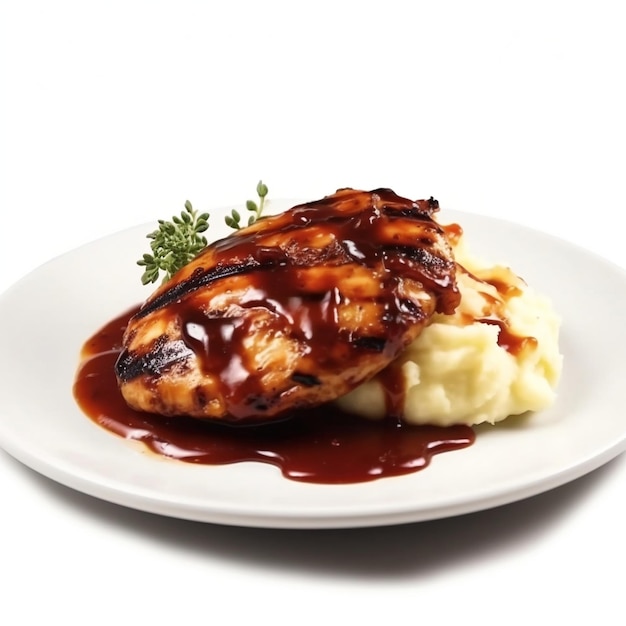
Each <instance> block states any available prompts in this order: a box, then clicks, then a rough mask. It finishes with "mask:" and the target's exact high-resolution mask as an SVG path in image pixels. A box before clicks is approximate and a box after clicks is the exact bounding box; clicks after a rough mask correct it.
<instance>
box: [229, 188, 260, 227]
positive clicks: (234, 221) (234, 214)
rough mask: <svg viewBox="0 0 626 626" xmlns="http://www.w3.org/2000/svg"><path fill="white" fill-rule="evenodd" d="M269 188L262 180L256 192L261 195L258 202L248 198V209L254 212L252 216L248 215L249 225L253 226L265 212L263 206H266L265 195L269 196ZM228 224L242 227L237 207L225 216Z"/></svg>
mask: <svg viewBox="0 0 626 626" xmlns="http://www.w3.org/2000/svg"><path fill="white" fill-rule="evenodd" d="M267 192H268V188H267V185H266V184H265V183H264V182H263V181H262V180H260V181H259V182H258V183H257V186H256V194H257V196H258V197H259V202H258V204H257V203H256V202H255V201H254V200H248V201H247V202H246V209H247V210H248V211H250V213H252V215H250V217H248V226H251V225H252V224H254V222H256V221H257V220H258V219H259V218H260V217H261V214H262V213H263V207H264V206H265V197H266V196H267ZM224 221H225V222H226V225H227V226H230V228H234V229H235V230H239V229H240V228H241V213H239V211H237V209H233V210H232V211H231V212H230V215H227V216H226V217H225V218H224Z"/></svg>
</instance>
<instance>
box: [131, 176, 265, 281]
mask: <svg viewBox="0 0 626 626" xmlns="http://www.w3.org/2000/svg"><path fill="white" fill-rule="evenodd" d="M267 192H268V189H267V185H266V184H264V183H263V181H261V180H260V181H259V182H258V184H257V186H256V193H257V196H258V197H259V202H258V204H257V203H256V202H255V201H254V200H248V201H247V202H246V209H247V210H248V211H250V212H251V213H252V214H251V215H250V217H249V218H248V226H250V225H251V224H254V222H256V221H257V220H258V219H259V218H260V217H261V213H263V206H264V205H265V197H266V196H267ZM224 221H225V222H226V224H227V225H228V226H230V227H231V228H234V229H235V230H239V229H240V228H241V226H240V221H241V214H240V213H239V211H237V210H236V209H233V210H232V211H231V214H230V215H227V216H226V217H225V218H224ZM158 224H159V227H158V229H157V230H155V231H154V232H151V233H149V234H148V235H146V237H147V238H148V239H151V242H150V248H151V250H152V254H144V255H143V257H142V258H141V259H140V260H139V261H137V265H140V266H141V267H145V268H146V269H145V270H144V273H143V274H142V276H141V283H142V284H143V285H147V284H149V283H156V282H157V280H158V279H159V276H160V275H161V272H164V273H165V275H164V277H163V280H162V282H166V281H167V280H169V279H170V278H171V277H172V276H173V275H174V274H175V273H176V272H177V271H178V270H179V269H180V268H181V267H184V266H185V265H187V263H189V262H190V261H192V260H193V259H194V258H195V257H196V256H197V255H198V254H199V253H200V252H202V250H204V248H206V246H207V240H206V237H205V236H204V235H202V233H203V232H205V231H206V230H207V229H208V228H209V214H208V213H201V214H199V215H198V212H197V211H196V210H194V208H193V207H192V206H191V202H189V200H187V202H185V209H184V211H181V213H180V216H177V215H175V216H174V217H173V218H172V221H171V222H167V221H165V220H159V221H158Z"/></svg>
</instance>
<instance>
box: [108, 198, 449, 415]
mask: <svg viewBox="0 0 626 626" xmlns="http://www.w3.org/2000/svg"><path fill="white" fill-rule="evenodd" d="M437 208H438V206H437V202H436V201H435V200H433V199H432V198H431V199H430V200H418V201H411V200H407V199H405V198H401V197H399V196H397V195H396V194H395V193H394V192H393V191H391V190H389V189H378V190H375V191H371V192H365V191H355V190H352V189H343V190H339V191H338V192H337V193H335V194H333V195H330V196H327V197H325V198H323V199H321V200H318V201H315V202H311V203H307V204H302V205H298V206H295V207H293V208H291V209H289V210H288V211H286V212H285V213H282V214H280V215H276V216H270V217H265V218H262V219H260V220H259V221H257V222H256V223H255V224H253V225H252V226H250V227H248V228H245V229H242V230H239V231H235V232H234V233H233V234H232V235H230V236H229V237H227V238H225V239H222V240H219V241H216V242H215V243H213V244H211V245H209V246H208V247H207V248H206V249H205V250H204V251H203V252H201V253H200V255H199V256H198V257H196V258H195V259H194V260H193V261H192V262H191V263H189V264H188V265H187V266H185V267H184V268H183V269H181V270H180V271H179V272H178V273H177V274H176V275H175V276H174V277H173V278H172V279H171V280H170V281H168V282H167V283H166V284H164V285H162V286H161V287H160V288H159V289H157V290H156V291H155V293H153V294H152V295H151V296H150V297H149V298H148V300H147V301H146V302H145V303H144V305H143V306H142V308H141V309H140V310H139V312H138V313H137V314H136V315H135V316H134V317H133V318H132V319H131V320H130V323H129V324H128V327H127V329H126V332H125V335H124V345H123V348H124V349H123V351H122V353H121V354H120V357H119V359H118V361H117V364H116V375H117V378H118V382H119V386H120V390H121V392H122V394H123V396H124V398H125V400H126V402H127V403H128V404H129V405H130V406H131V407H133V408H135V409H138V410H142V411H148V412H153V413H161V414H164V415H168V416H176V415H187V416H193V417H199V418H210V419H218V420H222V421H225V422H232V423H248V422H255V423H256V422H259V421H265V420H271V419H277V418H279V417H282V416H284V415H285V414H288V413H289V412H290V411H291V410H293V409H297V408H306V407H310V406H314V405H318V404H321V403H323V402H327V401H330V400H332V399H334V398H337V397H338V396H341V395H343V394H345V393H347V392H348V391H350V390H351V389H353V388H354V387H356V386H357V385H359V384H360V383H362V382H363V381H365V380H367V379H368V378H371V377H372V376H374V375H375V374H376V373H377V372H379V371H380V370H382V369H383V368H384V367H385V366H387V365H388V364H389V363H390V362H391V361H392V360H393V359H395V358H396V357H397V356H398V354H399V353H400V352H401V351H402V350H403V349H404V348H405V347H406V346H407V345H408V344H409V343H410V342H411V341H413V339H415V337H417V335H418V334H419V333H420V331H421V329H422V328H423V327H424V326H425V325H426V324H427V323H428V321H429V319H430V317H431V316H432V314H433V313H434V312H435V311H438V312H443V313H452V312H453V311H454V309H455V308H456V306H457V305H458V303H459V300H460V295H459V291H458V289H457V286H456V282H455V263H454V259H453V254H452V250H451V248H450V245H449V244H448V241H447V240H446V237H445V234H444V232H443V230H442V228H441V227H440V226H439V225H438V224H437V223H436V222H435V221H434V220H433V218H432V215H433V213H434V211H436V210H437Z"/></svg>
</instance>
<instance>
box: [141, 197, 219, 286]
mask: <svg viewBox="0 0 626 626" xmlns="http://www.w3.org/2000/svg"><path fill="white" fill-rule="evenodd" d="M158 225H159V226H158V228H157V230H155V231H153V232H151V233H149V234H148V235H146V237H147V238H148V239H150V240H151V241H150V248H151V250H152V254H144V255H143V256H142V258H141V259H140V260H139V261H137V265H140V266H142V267H144V268H145V270H144V273H143V274H142V276H141V283H142V284H143V285H147V284H149V283H156V282H157V280H158V279H159V276H160V274H161V272H163V273H164V274H165V275H164V277H163V282H165V281H166V280H169V279H170V278H171V277H172V276H173V275H174V273H175V272H177V271H178V270H179V269H180V268H181V267H183V266H184V265H186V264H187V263H189V261H191V260H192V259H193V258H194V257H195V256H196V255H197V254H198V253H199V252H200V251H201V250H203V249H204V248H205V247H206V245H207V240H206V237H205V236H204V235H202V233H203V232H205V231H206V230H207V229H208V228H209V214H208V213H200V214H198V212H197V211H196V210H195V209H194V208H193V206H192V205H191V202H189V200H187V202H185V208H184V210H183V211H181V213H180V216H177V215H175V216H174V217H172V221H171V222H166V221H165V220H159V221H158Z"/></svg>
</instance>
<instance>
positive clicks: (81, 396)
mask: <svg viewBox="0 0 626 626" xmlns="http://www.w3.org/2000/svg"><path fill="white" fill-rule="evenodd" d="M136 311H137V310H136V309H133V310H132V311H128V312H126V313H124V314H122V315H120V316H118V317H116V318H115V319H113V320H111V321H110V322H109V323H108V324H106V325H105V326H104V327H103V328H102V329H100V330H99V331H98V332H96V333H95V334H94V335H93V336H92V337H90V338H89V339H88V340H87V341H86V343H85V344H84V347H83V353H82V363H81V366H80V368H79V371H78V374H77V377H76V381H75V385H74V395H75V397H76V400H77V402H78V404H79V406H80V407H81V409H82V410H83V411H84V413H85V414H86V415H87V416H88V417H89V418H91V419H92V420H93V421H94V422H95V423H96V424H98V425H99V426H101V427H103V428H104V429H106V430H108V431H111V432H112V433H115V434H116V435H119V436H120V437H123V438H125V439H130V440H135V441H140V442H142V443H143V444H145V446H146V447H147V448H148V449H149V450H151V451H152V452H154V453H156V454H158V455H161V456H165V457H170V458H172V459H175V460H177V461H182V462H186V463H195V464H204V465H225V464H232V463H239V462H244V461H256V462H261V463H269V464H271V465H274V466H276V467H278V468H279V469H280V471H281V472H282V474H283V475H284V476H285V477H286V478H289V479H291V480H295V481H301V482H309V483H321V484H346V483H361V482H367V481H372V480H375V479H378V478H384V477H390V476H400V475H404V474H410V473H413V472H416V471H418V470H421V469H424V468H425V467H427V466H428V465H429V463H430V461H431V458H432V457H433V456H434V455H436V454H438V453H441V452H447V451H451V450H458V449H461V448H465V447H467V446H469V445H471V444H472V443H473V441H474V439H475V435H474V431H473V430H472V429H471V428H470V427H469V426H452V427H435V426H412V425H409V424H406V423H403V422H401V421H400V420H399V419H398V417H397V415H396V416H394V415H390V416H389V418H388V419H386V420H382V421H370V420H367V419H364V418H361V417H357V416H354V415H350V414H348V413H345V412H342V411H341V410H340V409H339V408H337V407H336V406H334V405H332V404H325V405H322V406H319V407H317V408H314V409H310V410H307V411H302V412H300V413H297V412H296V413H294V414H293V415H290V416H287V418H286V419H284V420H282V421H278V422H276V423H269V424H264V425H259V426H225V425H222V424H219V423H214V422H209V421H203V420H199V419H194V418H185V417H174V418H168V417H164V416H161V415H153V414H150V413H142V412H139V411H134V410H133V409H131V408H130V407H128V405H127V404H126V402H125V401H124V399H123V398H122V395H121V393H120V392H119V389H118V385H117V380H116V378H115V373H114V365H115V361H116V360H117V358H118V356H119V353H120V351H121V349H122V334H123V331H124V329H125V327H126V324H127V322H128V320H129V319H130V317H131V315H133V314H134V313H136ZM389 382H390V383H391V387H390V389H392V390H394V389H395V391H394V392H393V394H392V396H391V398H390V402H391V403H390V404H389V406H390V407H395V406H396V403H397V402H398V398H397V394H398V381H395V382H393V380H390V381H389Z"/></svg>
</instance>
